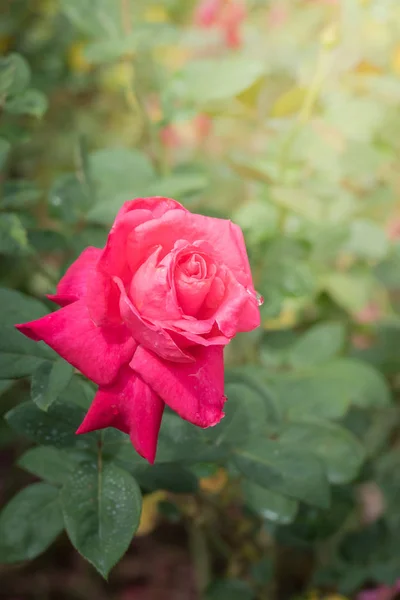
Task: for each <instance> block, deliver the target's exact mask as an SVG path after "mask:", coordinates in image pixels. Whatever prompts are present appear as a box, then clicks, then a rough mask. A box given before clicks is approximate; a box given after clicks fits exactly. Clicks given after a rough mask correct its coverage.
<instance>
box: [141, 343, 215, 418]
mask: <svg viewBox="0 0 400 600" xmlns="http://www.w3.org/2000/svg"><path fill="white" fill-rule="evenodd" d="M195 353H196V362H195V363H192V364H183V363H171V362H167V361H164V360H162V359H160V358H159V357H158V356H156V355H155V354H153V353H152V352H149V351H148V350H146V349H145V348H143V347H142V346H139V348H138V349H137V350H136V352H135V354H134V356H133V359H132V361H131V363H130V366H131V367H132V369H133V370H134V371H136V373H138V374H139V375H140V376H141V377H142V378H143V379H144V381H145V382H146V383H148V384H149V385H150V387H151V388H152V389H153V390H154V391H155V392H156V393H157V394H158V395H159V396H160V397H161V398H162V400H164V402H165V403H166V404H168V406H170V407H171V408H172V409H173V410H175V411H176V412H177V413H178V414H179V415H180V416H181V417H182V418H183V419H186V420H187V421H190V422H191V423H194V425H198V426H199V427H210V426H212V425H216V424H217V423H218V422H219V421H220V420H221V419H222V417H223V416H224V413H223V410H222V409H223V406H224V402H225V400H226V398H225V396H224V361H223V349H222V347H221V346H210V347H209V348H196V350H195Z"/></svg>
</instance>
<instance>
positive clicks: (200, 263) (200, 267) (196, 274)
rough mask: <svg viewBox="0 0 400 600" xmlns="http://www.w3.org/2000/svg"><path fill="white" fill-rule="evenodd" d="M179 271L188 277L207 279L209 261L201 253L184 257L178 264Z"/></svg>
mask: <svg viewBox="0 0 400 600" xmlns="http://www.w3.org/2000/svg"><path fill="white" fill-rule="evenodd" d="M178 269H179V271H180V272H181V273H182V274H183V275H185V276H186V277H189V278H193V279H199V280H201V279H205V278H206V277H207V263H206V261H205V259H204V257H203V256H201V255H200V254H192V255H190V256H187V257H184V258H183V259H182V261H181V262H179V264H178Z"/></svg>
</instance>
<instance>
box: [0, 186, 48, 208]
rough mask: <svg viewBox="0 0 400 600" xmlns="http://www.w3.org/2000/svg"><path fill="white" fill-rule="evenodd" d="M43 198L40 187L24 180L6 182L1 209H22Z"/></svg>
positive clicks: (0, 201)
mask: <svg viewBox="0 0 400 600" xmlns="http://www.w3.org/2000/svg"><path fill="white" fill-rule="evenodd" d="M40 196H41V192H40V190H39V189H38V187H37V186H36V185H35V184H34V183H32V182H31V181H26V180H24V179H19V180H15V181H14V180H11V181H6V183H5V184H4V186H3V193H2V198H1V200H0V206H1V208H5V209H12V210H16V209H20V208H25V207H27V206H30V205H31V204H34V203H35V202H36V201H37V200H38V199H39V198H40Z"/></svg>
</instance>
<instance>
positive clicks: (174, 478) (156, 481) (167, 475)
mask: <svg viewBox="0 0 400 600" xmlns="http://www.w3.org/2000/svg"><path fill="white" fill-rule="evenodd" d="M125 468H126V469H127V470H129V471H130V469H128V465H125ZM133 474H134V475H135V477H136V479H137V481H138V482H139V484H140V486H141V487H142V488H145V489H147V490H149V491H155V490H167V491H169V492H173V493H174V494H195V493H196V492H197V490H198V480H197V477H196V476H195V475H194V474H193V473H191V471H189V470H188V469H185V468H184V467H182V466H181V465H174V464H165V465H163V464H161V465H152V466H149V465H147V466H146V467H145V468H141V469H137V468H135V469H133Z"/></svg>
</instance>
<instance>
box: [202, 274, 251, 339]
mask: <svg viewBox="0 0 400 600" xmlns="http://www.w3.org/2000/svg"><path fill="white" fill-rule="evenodd" d="M223 270H224V271H225V276H224V280H225V281H224V283H225V296H224V299H223V300H222V302H221V304H220V306H219V308H218V310H217V311H216V312H215V315H214V319H215V321H216V323H217V324H218V327H219V329H220V331H221V332H222V333H223V334H224V335H226V336H227V337H230V338H232V337H233V336H234V335H236V333H238V332H240V331H252V330H253V329H255V328H256V327H259V325H260V321H261V316H260V309H259V307H258V303H257V298H256V295H255V292H253V291H251V290H250V289H246V288H244V287H243V286H242V285H241V284H240V283H238V281H237V280H236V279H235V277H234V276H233V275H232V273H231V272H230V271H229V269H223Z"/></svg>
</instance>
